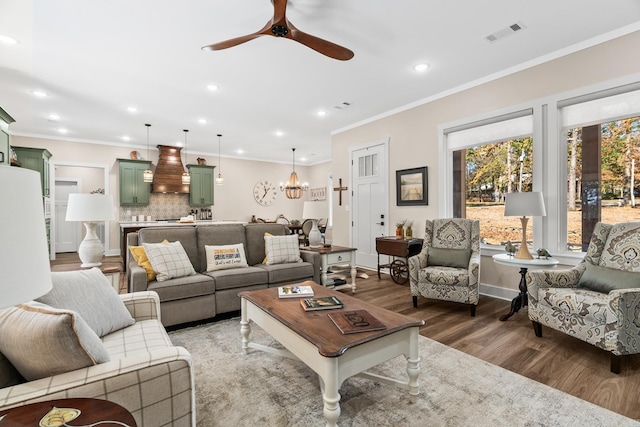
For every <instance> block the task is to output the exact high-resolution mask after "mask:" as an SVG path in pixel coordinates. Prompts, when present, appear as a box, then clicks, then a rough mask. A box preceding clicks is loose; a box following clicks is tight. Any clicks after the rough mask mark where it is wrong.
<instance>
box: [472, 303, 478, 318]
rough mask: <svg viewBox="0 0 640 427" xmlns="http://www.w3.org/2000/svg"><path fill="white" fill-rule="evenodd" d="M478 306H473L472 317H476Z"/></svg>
mask: <svg viewBox="0 0 640 427" xmlns="http://www.w3.org/2000/svg"><path fill="white" fill-rule="evenodd" d="M476 307H477V306H476V305H475V304H471V317H476Z"/></svg>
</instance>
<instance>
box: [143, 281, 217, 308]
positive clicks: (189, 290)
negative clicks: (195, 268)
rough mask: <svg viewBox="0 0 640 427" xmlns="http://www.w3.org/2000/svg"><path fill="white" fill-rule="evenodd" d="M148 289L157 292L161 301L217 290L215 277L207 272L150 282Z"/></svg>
mask: <svg viewBox="0 0 640 427" xmlns="http://www.w3.org/2000/svg"><path fill="white" fill-rule="evenodd" d="M147 289H148V290H150V291H154V292H157V293H158V297H159V298H160V301H161V302H166V301H174V300H179V299H184V298H193V297H199V296H202V295H210V294H213V293H214V292H215V291H216V287H215V283H214V281H213V279H212V278H211V277H209V276H207V275H205V274H195V275H193V276H184V277H178V278H175V279H169V280H166V281H164V282H158V281H155V282H149V286H148V288H147Z"/></svg>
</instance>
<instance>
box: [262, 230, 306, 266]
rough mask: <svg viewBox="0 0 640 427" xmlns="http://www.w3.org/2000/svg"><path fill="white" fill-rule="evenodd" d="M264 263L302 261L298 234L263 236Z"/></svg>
mask: <svg viewBox="0 0 640 427" xmlns="http://www.w3.org/2000/svg"><path fill="white" fill-rule="evenodd" d="M264 247H265V251H266V256H267V262H266V263H265V264H266V265H271V264H282V263H290V262H302V258H300V246H299V243H298V236H295V235H289V236H264Z"/></svg>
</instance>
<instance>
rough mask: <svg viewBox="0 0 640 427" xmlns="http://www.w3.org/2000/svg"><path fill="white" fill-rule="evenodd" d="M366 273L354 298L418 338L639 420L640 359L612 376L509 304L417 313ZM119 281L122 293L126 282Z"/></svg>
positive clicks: (427, 307) (423, 308) (402, 289)
mask: <svg viewBox="0 0 640 427" xmlns="http://www.w3.org/2000/svg"><path fill="white" fill-rule="evenodd" d="M59 255H60V254H59ZM77 261H78V259H77V254H61V256H58V260H56V261H54V263H64V262H77ZM367 273H368V275H369V278H368V279H361V278H359V279H357V290H356V293H355V294H354V296H356V297H358V298H361V299H362V300H364V301H368V302H370V303H372V304H375V305H378V306H380V307H383V308H386V309H388V310H392V311H396V312H399V313H402V314H405V315H407V316H411V317H415V318H417V319H423V320H424V321H425V325H424V326H423V327H422V328H421V330H420V334H421V335H423V336H426V337H429V338H431V339H433V340H436V341H438V342H441V343H443V344H445V345H448V346H450V347H453V348H455V349H457V350H460V351H462V352H464V353H467V354H470V355H472V356H475V357H477V358H479V359H482V360H485V361H487V362H489V363H492V364H494V365H498V366H501V367H503V368H505V369H508V370H510V371H512V372H515V373H518V374H520V375H523V376H525V377H528V378H531V379H533V380H535V381H538V382H541V383H543V384H546V385H548V386H551V387H553V388H556V389H558V390H562V391H564V392H566V393H568V394H571V395H573V396H577V397H579V398H581V399H584V400H587V401H589V402H592V403H594V404H596V405H598V406H601V407H604V408H607V409H609V410H611V411H614V412H617V413H620V414H622V415H625V416H627V417H630V418H634V419H636V420H640V394H639V393H638V392H637V390H638V387H639V386H640V355H633V356H628V357H626V358H624V359H623V362H622V372H621V373H620V374H619V375H616V374H613V373H611V371H610V370H609V353H608V352H605V351H603V350H600V349H597V348H596V347H594V346H592V345H590V344H587V343H585V342H583V341H580V340H578V339H576V338H572V337H570V336H568V335H565V334H562V333H560V332H556V331H553V330H551V329H549V328H546V327H543V332H542V333H543V337H542V338H537V337H536V336H535V334H534V332H533V327H532V326H531V322H530V321H529V318H528V316H527V313H526V310H520V312H519V313H516V314H515V315H514V316H512V317H511V318H510V319H509V320H507V321H506V322H501V321H500V320H499V319H498V318H499V317H500V315H502V314H505V313H508V312H509V308H510V301H503V300H499V299H495V298H490V297H486V296H480V303H479V304H478V308H477V311H476V317H471V316H470V315H469V307H468V306H466V305H463V304H456V303H450V302H446V301H436V300H427V299H425V298H422V297H418V307H417V308H413V304H412V302H411V292H410V290H409V284H408V282H407V284H406V285H398V284H396V283H394V282H393V281H392V280H391V278H390V277H389V276H388V275H384V274H383V275H382V279H380V280H378V277H377V275H376V273H375V272H371V271H367ZM122 276H123V277H122V278H121V284H122V286H121V289H123V291H124V289H126V278H125V277H124V274H123V275H122ZM420 357H421V358H422V361H421V363H422V364H423V365H424V364H427V363H429V355H428V354H421V355H420ZM422 381H428V379H427V378H422ZM514 398H517V396H514Z"/></svg>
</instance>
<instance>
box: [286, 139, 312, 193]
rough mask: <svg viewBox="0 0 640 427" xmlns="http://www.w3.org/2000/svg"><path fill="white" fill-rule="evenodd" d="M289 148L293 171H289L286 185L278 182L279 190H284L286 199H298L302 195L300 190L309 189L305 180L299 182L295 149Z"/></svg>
mask: <svg viewBox="0 0 640 427" xmlns="http://www.w3.org/2000/svg"><path fill="white" fill-rule="evenodd" d="M291 150H292V151H293V172H291V175H290V176H289V180H288V181H287V185H286V186H285V185H284V184H283V183H280V191H284V194H285V196H287V199H299V198H300V197H302V192H303V191H306V190H308V189H309V184H307V183H306V182H305V183H304V184H300V180H299V179H298V174H297V173H296V149H295V148H292V149H291Z"/></svg>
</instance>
